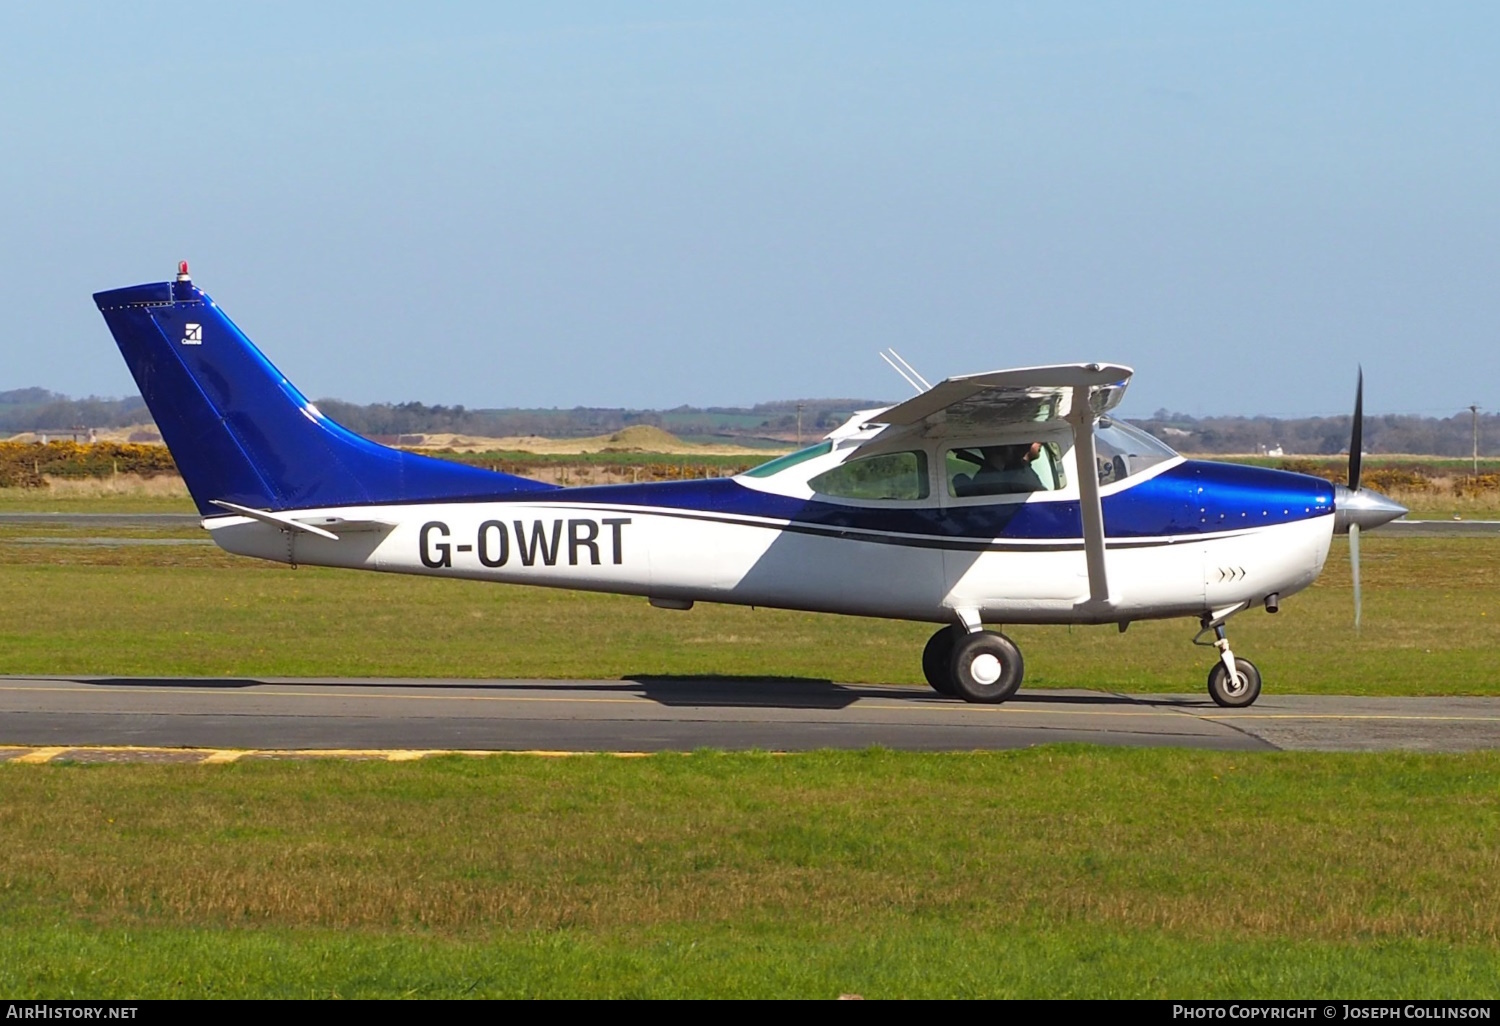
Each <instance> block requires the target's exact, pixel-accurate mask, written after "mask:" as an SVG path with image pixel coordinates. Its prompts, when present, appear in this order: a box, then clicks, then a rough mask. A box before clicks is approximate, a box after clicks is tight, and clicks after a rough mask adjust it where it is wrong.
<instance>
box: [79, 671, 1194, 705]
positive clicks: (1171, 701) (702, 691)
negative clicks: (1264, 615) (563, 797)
mask: <svg viewBox="0 0 1500 1026" xmlns="http://www.w3.org/2000/svg"><path fill="white" fill-rule="evenodd" d="M70 679H71V680H72V682H73V683H76V684H85V685H96V686H99V687H118V688H182V689H184V690H191V689H197V688H210V689H216V690H217V689H241V688H253V687H264V686H268V685H272V684H286V683H291V682H289V681H285V680H276V681H270V680H257V679H254V678H245V677H83V678H70ZM306 683H308V684H316V685H317V686H321V687H332V688H340V687H349V688H355V687H357V688H361V689H372V688H382V689H384V688H389V689H398V688H399V689H411V688H414V687H416V688H421V687H434V688H436V687H442V688H453V689H462V690H466V691H471V690H472V691H534V690H536V689H538V688H545V689H547V690H549V691H553V692H557V693H570V692H576V693H580V694H582V693H587V692H605V693H619V692H622V691H626V692H638V693H639V694H640V695H641V697H643V698H647V699H650V700H651V701H653V702H656V703H658V704H660V705H664V706H668V707H676V708H683V707H689V706H724V707H743V708H786V709H844V708H847V707H848V706H850V705H853V704H854V703H855V702H857V701H859V700H860V699H862V698H887V699H889V698H896V699H910V700H912V701H914V702H926V701H936V702H945V703H946V702H954V703H955V704H961V703H958V702H957V700H956V699H950V698H944V697H942V696H940V695H938V694H935V693H933V692H930V691H926V690H922V691H917V690H914V689H912V690H908V689H907V688H906V687H900V688H895V687H881V686H873V685H872V686H864V685H854V684H837V683H835V682H833V681H832V680H829V679H827V678H824V677H765V676H748V675H744V676H742V675H734V674H650V673H634V674H626V675H625V676H624V677H622V678H621V679H620V680H619V681H551V680H548V681H542V680H516V681H493V680H489V681H486V680H474V681H464V680H443V681H413V680H349V681H339V682H337V683H334V682H328V681H308V682H306ZM1010 702H1011V703H1012V704H1015V705H1022V704H1028V705H1040V706H1047V705H1059V706H1061V705H1086V706H1104V705H1130V706H1147V707H1151V706H1156V707H1163V708H1182V709H1188V708H1197V707H1201V706H1205V705H1209V704H1211V703H1210V702H1209V700H1208V698H1207V696H1204V697H1203V698H1202V699H1198V698H1196V697H1187V696H1183V695H1115V694H1109V693H1101V692H1097V691H1091V692H1085V693H1074V694H1056V693H1039V692H1032V691H1025V690H1023V691H1020V692H1018V693H1017V694H1016V695H1015V696H1014V697H1013V698H1011V699H1010Z"/></svg>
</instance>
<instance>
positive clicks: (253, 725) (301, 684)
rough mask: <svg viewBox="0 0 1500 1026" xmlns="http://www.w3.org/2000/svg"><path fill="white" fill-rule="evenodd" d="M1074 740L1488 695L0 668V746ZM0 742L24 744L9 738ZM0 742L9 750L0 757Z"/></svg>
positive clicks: (1497, 733)
mask: <svg viewBox="0 0 1500 1026" xmlns="http://www.w3.org/2000/svg"><path fill="white" fill-rule="evenodd" d="M1064 741H1082V742H1091V743H1095V744H1114V745H1170V746H1178V747H1192V748H1211V749H1221V750H1249V751H1254V750H1272V749H1278V748H1285V749H1302V750H1327V751H1355V750H1372V749H1394V748H1400V749H1411V750H1421V751H1461V750H1470V749H1476V748H1497V747H1500V698H1353V697H1342V696H1309V695H1286V696H1282V695H1275V694H1269V695H1264V696H1262V698H1261V700H1260V701H1259V702H1258V703H1257V704H1256V705H1255V706H1254V707H1253V708H1251V709H1246V710H1226V709H1220V708H1218V707H1217V706H1215V705H1213V704H1212V703H1211V702H1210V701H1209V700H1208V698H1207V696H1202V697H1200V696H1197V695H1116V694H1108V693H1103V692H1090V691H1024V690H1023V691H1022V692H1021V694H1020V695H1018V696H1017V697H1016V698H1015V699H1012V700H1011V701H1009V702H1007V703H1005V704H1003V705H998V706H975V705H966V704H964V703H962V702H958V701H955V700H952V699H946V698H942V697H940V696H938V695H936V694H934V693H933V692H931V691H929V690H927V689H925V688H917V687H902V686H878V685H850V684H836V683H833V682H830V681H818V680H803V679H797V680H725V679H712V678H710V679H693V678H680V677H671V678H648V677H641V678H637V679H633V680H623V681H622V680H613V681H608V680H601V681H578V680H575V681H520V680H515V681H511V680H493V681H429V680H398V679H390V680H381V679H361V680H336V679H326V678H325V679H316V680H313V679H306V680H288V679H271V678H266V679H256V680H246V679H196V678H180V679H175V678H174V679H169V678H99V677H72V678H66V679H63V678H38V677H5V678H0V746H30V747H33V748H61V749H69V748H84V747H107V746H140V747H156V748H193V749H254V750H278V751H285V750H299V749H382V750H389V749H399V750H403V751H422V750H431V749H444V750H449V749H472V750H500V751H504V750H511V751H524V750H548V751H616V752H619V751H633V752H649V751H673V750H676V751H687V750H691V749H694V748H700V747H714V748H729V749H746V748H759V749H767V750H776V751H796V750H805V749H810V748H861V747H866V746H870V745H884V746H886V747H890V748H901V749H915V750H957V751H964V750H970V749H983V748H1018V747H1026V746H1030V745H1037V744H1046V743H1052V742H1064ZM8 752H9V756H8V757H16V756H17V755H19V754H24V753H23V752H21V751H19V749H9V750H8ZM0 757H7V756H4V755H0Z"/></svg>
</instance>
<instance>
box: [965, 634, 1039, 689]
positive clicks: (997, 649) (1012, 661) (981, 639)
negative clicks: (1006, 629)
mask: <svg viewBox="0 0 1500 1026" xmlns="http://www.w3.org/2000/svg"><path fill="white" fill-rule="evenodd" d="M1024 673H1025V665H1024V663H1023V662H1022V660H1021V650H1020V649H1019V648H1017V647H1016V644H1015V642H1013V641H1011V640H1010V639H1009V638H1007V637H1006V636H1005V635H1004V634H997V633H995V632H994V631H979V632H978V633H975V634H966V635H964V636H963V637H962V638H960V639H959V641H958V644H956V645H954V646H953V660H952V663H951V664H950V665H949V667H948V680H949V681H950V682H952V685H953V693H954V694H955V695H957V696H958V697H959V698H962V699H963V700H964V701H966V702H1003V701H1005V700H1006V699H1007V698H1009V697H1010V696H1011V695H1014V694H1015V693H1016V690H1017V689H1018V688H1019V687H1020V686H1021V677H1022V675H1023V674H1024Z"/></svg>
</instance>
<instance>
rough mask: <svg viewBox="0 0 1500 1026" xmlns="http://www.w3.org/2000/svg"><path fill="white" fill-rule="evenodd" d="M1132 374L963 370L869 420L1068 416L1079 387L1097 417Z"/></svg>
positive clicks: (1083, 368)
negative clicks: (976, 372) (961, 372)
mask: <svg viewBox="0 0 1500 1026" xmlns="http://www.w3.org/2000/svg"><path fill="white" fill-rule="evenodd" d="M1132 373H1133V372H1132V371H1131V369H1130V368H1129V367H1121V366H1117V365H1114V364H1101V363H1064V364H1056V365H1054V366H1051V367H1019V368H1016V369H1015V370H1001V371H989V372H987V373H984V374H965V375H962V376H960V377H956V378H946V379H944V380H943V381H940V382H938V383H937V384H936V385H933V386H932V387H931V388H929V389H928V390H927V391H925V392H923V393H922V394H921V395H918V396H915V397H913V398H911V399H908V400H906V402H904V403H899V404H898V405H896V406H892V407H891V408H890V409H888V410H886V411H884V412H883V413H880V414H878V415H877V416H875V417H873V418H871V419H872V420H875V421H878V422H880V423H884V424H890V425H891V426H893V427H911V426H915V425H917V424H919V423H922V422H924V421H925V422H927V423H929V424H936V423H949V424H958V425H963V426H966V427H968V426H975V427H991V426H999V425H1001V424H1015V423H1035V422H1040V421H1046V420H1056V419H1067V418H1069V415H1070V414H1071V413H1072V411H1073V409H1074V406H1075V404H1077V403H1078V402H1079V399H1080V394H1079V390H1080V389H1083V390H1084V393H1083V394H1084V395H1085V396H1086V397H1087V398H1086V403H1087V406H1088V407H1089V408H1091V409H1092V410H1093V413H1094V416H1096V417H1097V416H1099V415H1100V414H1102V413H1104V412H1105V411H1106V410H1109V409H1112V408H1113V407H1115V406H1116V405H1118V404H1119V402H1120V400H1121V399H1122V398H1124V396H1125V386H1126V385H1128V384H1129V383H1130V375H1131V374H1132Z"/></svg>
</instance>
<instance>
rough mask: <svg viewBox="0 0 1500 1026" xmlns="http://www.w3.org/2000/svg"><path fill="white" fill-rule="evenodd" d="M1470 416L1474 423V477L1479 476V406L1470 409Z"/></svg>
mask: <svg viewBox="0 0 1500 1026" xmlns="http://www.w3.org/2000/svg"><path fill="white" fill-rule="evenodd" d="M1469 416H1470V417H1471V418H1473V421H1474V476H1475V477H1478V476H1479V404H1478V403H1475V404H1473V405H1472V406H1470V407H1469Z"/></svg>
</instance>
